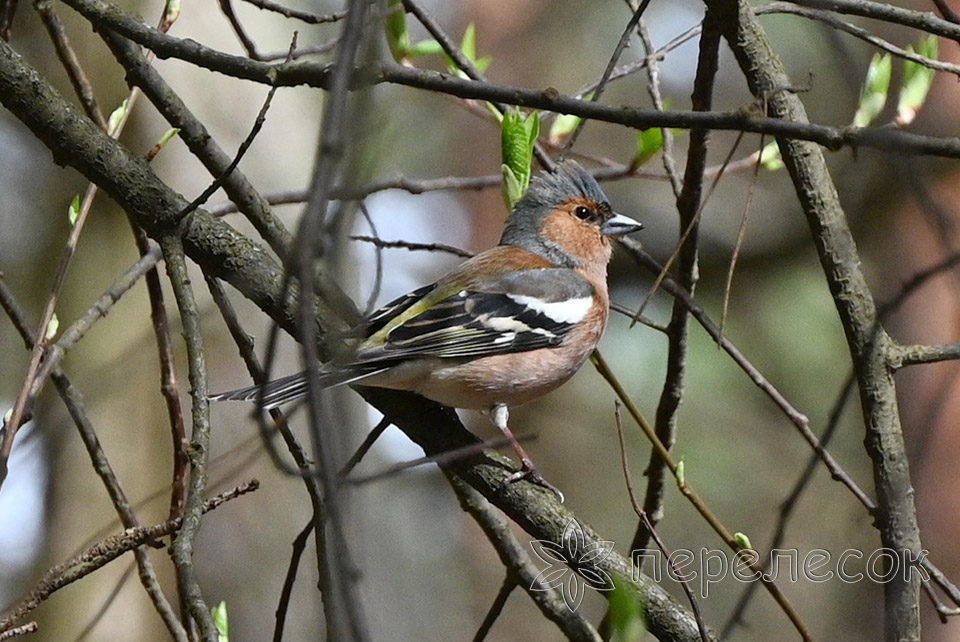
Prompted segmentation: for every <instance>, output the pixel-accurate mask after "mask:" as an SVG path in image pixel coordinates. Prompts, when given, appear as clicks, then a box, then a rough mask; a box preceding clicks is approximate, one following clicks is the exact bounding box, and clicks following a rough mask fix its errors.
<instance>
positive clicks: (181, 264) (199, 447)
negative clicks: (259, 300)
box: [160, 235, 218, 642]
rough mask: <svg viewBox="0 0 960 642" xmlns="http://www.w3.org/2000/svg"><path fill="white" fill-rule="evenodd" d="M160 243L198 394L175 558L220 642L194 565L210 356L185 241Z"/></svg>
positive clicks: (192, 608) (188, 593) (202, 622)
mask: <svg viewBox="0 0 960 642" xmlns="http://www.w3.org/2000/svg"><path fill="white" fill-rule="evenodd" d="M160 246H161V247H162V248H163V257H164V261H165V265H166V268H167V276H168V278H169V279H170V284H171V286H172V287H173V294H174V297H175V298H176V300H177V308H178V309H179V310H180V322H181V324H182V325H183V337H184V340H185V343H186V346H187V364H188V373H189V380H190V394H191V395H192V396H193V403H192V407H191V413H190V414H191V419H192V422H193V430H192V432H191V435H190V445H191V447H190V452H189V457H190V485H189V486H188V488H187V498H186V502H185V503H184V508H183V516H184V527H183V529H182V530H181V531H180V533H179V535H177V538H176V539H175V540H174V541H173V545H172V546H171V551H170V556H171V558H172V559H173V563H174V565H175V566H176V567H177V571H178V573H177V583H178V585H179V588H180V594H181V596H182V599H183V600H184V602H185V603H186V606H187V609H188V611H189V612H190V617H191V618H192V619H193V621H194V622H195V623H196V624H197V627H198V628H199V629H200V634H201V635H202V636H203V638H204V640H212V641H214V642H215V641H216V640H217V638H218V633H217V627H216V626H215V625H214V623H213V618H212V616H211V615H210V607H209V606H207V604H206V602H204V599H203V593H202V592H201V590H200V584H199V582H198V580H197V577H196V571H195V569H194V566H193V545H194V540H195V538H196V535H197V532H198V531H199V529H200V521H201V520H200V516H201V515H202V514H203V494H204V492H205V490H206V486H207V475H208V469H207V464H208V460H209V453H210V402H209V401H208V399H207V398H208V397H209V390H208V389H207V371H206V363H205V360H204V348H203V339H202V333H201V328H200V311H199V309H198V308H197V302H196V299H195V298H194V293H193V286H192V285H191V283H190V277H189V275H188V273H187V265H186V260H185V256H184V253H183V245H182V243H181V241H180V239H179V238H178V237H176V236H173V235H168V236H166V237H164V238H163V239H162V240H161V242H160Z"/></svg>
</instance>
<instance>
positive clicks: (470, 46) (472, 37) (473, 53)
mask: <svg viewBox="0 0 960 642" xmlns="http://www.w3.org/2000/svg"><path fill="white" fill-rule="evenodd" d="M460 53H462V54H463V57H464V58H466V59H467V60H469V61H470V62H472V63H473V66H474V67H476V68H477V69H478V70H480V71H486V69H487V67H489V66H490V61H491V60H493V58H491V57H490V56H484V57H483V58H477V28H476V26H475V25H474V24H473V23H472V22H471V23H470V24H468V25H467V30H466V31H464V32H463V40H461V41H460ZM444 55H445V56H446V54H444ZM446 59H447V67H448V68H449V69H450V73H452V74H455V75H457V76H460V77H461V78H466V77H467V74H466V73H465V72H464V71H463V70H462V69H460V67H458V66H457V63H455V62H454V61H453V58H451V57H450V56H446Z"/></svg>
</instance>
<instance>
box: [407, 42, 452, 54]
mask: <svg viewBox="0 0 960 642" xmlns="http://www.w3.org/2000/svg"><path fill="white" fill-rule="evenodd" d="M442 53H443V47H441V46H440V43H439V42H437V41H436V40H433V39H432V38H431V39H430V40H420V41H418V42H415V43H413V44H412V45H410V47H409V48H408V49H407V54H409V56H410V57H411V58H415V57H416V56H428V55H430V54H442Z"/></svg>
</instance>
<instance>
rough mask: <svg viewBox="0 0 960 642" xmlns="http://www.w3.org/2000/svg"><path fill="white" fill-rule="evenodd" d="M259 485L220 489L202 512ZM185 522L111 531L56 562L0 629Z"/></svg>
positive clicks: (2, 622)
mask: <svg viewBox="0 0 960 642" xmlns="http://www.w3.org/2000/svg"><path fill="white" fill-rule="evenodd" d="M259 487H260V482H258V481H257V480H255V479H254V480H251V481H249V482H247V483H245V484H242V485H240V486H237V487H236V488H233V489H231V490H229V491H227V492H225V493H220V494H219V495H217V496H216V497H214V498H213V499H209V500H207V501H205V502H203V503H202V505H201V509H202V512H203V513H207V512H210V511H211V510H215V509H216V508H218V507H219V506H221V505H222V504H224V503H225V502H228V501H230V500H232V499H236V498H237V497H240V496H242V495H246V494H247V493H250V492H253V491H255V490H257V488H259ZM182 522H183V520H180V519H173V520H168V521H166V522H163V523H160V524H155V525H153V526H138V527H136V528H128V529H125V530H124V531H123V532H121V533H118V534H117V535H111V536H110V537H107V538H106V539H104V540H103V541H100V542H98V543H96V544H94V545H93V546H91V547H90V548H88V549H86V550H84V551H83V552H81V553H80V554H78V555H76V556H74V557H73V558H71V559H70V560H68V561H66V562H63V563H61V564H57V565H56V566H54V567H53V568H51V569H50V570H48V571H47V572H46V574H45V575H44V577H43V578H42V579H41V580H40V581H39V582H38V583H37V584H36V585H35V586H34V588H33V589H32V590H31V591H30V594H29V595H28V596H27V597H26V598H25V599H24V600H22V601H21V602H20V603H19V604H17V605H16V606H15V607H14V608H13V609H11V610H10V611H9V614H8V615H7V617H5V618H4V619H2V620H0V632H2V631H9V630H10V628H11V627H12V626H13V625H14V624H15V623H16V622H17V621H18V620H21V619H23V617H24V616H25V615H26V614H27V613H29V612H31V611H33V610H34V609H36V608H37V607H38V606H40V605H41V604H42V603H43V602H45V601H46V600H47V598H49V597H50V596H51V595H53V594H54V593H56V592H57V591H58V590H60V589H62V588H63V587H65V586H68V585H70V584H72V583H74V582H76V581H77V580H80V579H82V578H84V577H86V576H87V575H89V574H90V573H93V572H94V571H96V570H98V569H100V568H102V567H104V566H106V565H107V564H109V563H110V562H112V561H113V560H115V559H117V558H118V557H120V556H121V555H123V554H124V553H127V552H129V551H131V550H134V549H136V548H138V547H140V546H143V545H144V544H147V543H150V542H155V541H157V540H159V539H160V538H162V537H166V536H167V535H170V534H171V533H176V532H178V531H180V529H181V527H182Z"/></svg>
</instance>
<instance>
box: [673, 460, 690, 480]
mask: <svg viewBox="0 0 960 642" xmlns="http://www.w3.org/2000/svg"><path fill="white" fill-rule="evenodd" d="M673 476H674V477H676V478H677V486H682V485H683V484H686V483H687V467H686V464H684V463H683V458H682V457H681V458H680V461H678V462H677V471H676V472H675V473H674V474H673Z"/></svg>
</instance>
